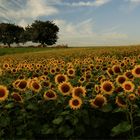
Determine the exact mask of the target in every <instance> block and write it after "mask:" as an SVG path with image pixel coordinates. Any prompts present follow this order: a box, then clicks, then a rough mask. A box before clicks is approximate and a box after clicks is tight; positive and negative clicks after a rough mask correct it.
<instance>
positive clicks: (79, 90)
mask: <svg viewBox="0 0 140 140" xmlns="http://www.w3.org/2000/svg"><path fill="white" fill-rule="evenodd" d="M75 96H76V97H81V96H82V97H85V96H86V89H85V88H84V87H82V86H80V87H74V88H73V89H72V97H75Z"/></svg>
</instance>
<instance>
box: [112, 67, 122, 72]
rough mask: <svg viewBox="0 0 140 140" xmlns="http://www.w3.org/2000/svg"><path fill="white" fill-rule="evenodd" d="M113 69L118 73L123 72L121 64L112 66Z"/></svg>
mask: <svg viewBox="0 0 140 140" xmlns="http://www.w3.org/2000/svg"><path fill="white" fill-rule="evenodd" d="M112 70H113V72H114V73H115V74H118V73H120V72H121V69H120V66H119V65H114V66H113V67H112Z"/></svg>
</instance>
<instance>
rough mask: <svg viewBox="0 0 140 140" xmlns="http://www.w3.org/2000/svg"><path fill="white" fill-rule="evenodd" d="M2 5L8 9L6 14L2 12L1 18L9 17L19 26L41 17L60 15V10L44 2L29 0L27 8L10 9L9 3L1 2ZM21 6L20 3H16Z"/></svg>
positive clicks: (42, 0)
mask: <svg viewBox="0 0 140 140" xmlns="http://www.w3.org/2000/svg"><path fill="white" fill-rule="evenodd" d="M0 3H1V5H2V6H3V7H4V8H5V9H6V11H4V12H0V17H7V18H9V19H13V20H14V21H16V22H17V24H18V23H19V24H21V23H23V22H24V23H23V24H24V25H25V23H28V22H29V21H30V22H32V20H35V19H37V18H38V17H39V16H44V15H45V16H48V15H52V14H56V13H58V10H57V9H56V8H55V7H53V6H50V5H47V4H46V3H45V1H44V0H27V3H26V5H25V7H19V9H18V10H17V9H16V8H9V7H8V6H7V2H6V1H5V2H4V1H3V0H0ZM14 3H16V4H17V5H19V2H18V1H17V2H14Z"/></svg>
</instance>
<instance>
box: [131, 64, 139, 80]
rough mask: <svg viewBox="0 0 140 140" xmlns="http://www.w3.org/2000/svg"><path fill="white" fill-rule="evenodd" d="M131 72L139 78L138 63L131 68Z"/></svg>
mask: <svg viewBox="0 0 140 140" xmlns="http://www.w3.org/2000/svg"><path fill="white" fill-rule="evenodd" d="M132 74H133V75H134V77H139V78H140V65H136V66H135V67H134V68H133V69H132Z"/></svg>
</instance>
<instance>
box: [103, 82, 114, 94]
mask: <svg viewBox="0 0 140 140" xmlns="http://www.w3.org/2000/svg"><path fill="white" fill-rule="evenodd" d="M101 91H102V92H103V93H105V94H109V95H110V94H112V93H113V91H114V85H113V83H112V82H111V81H104V82H103V83H101Z"/></svg>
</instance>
